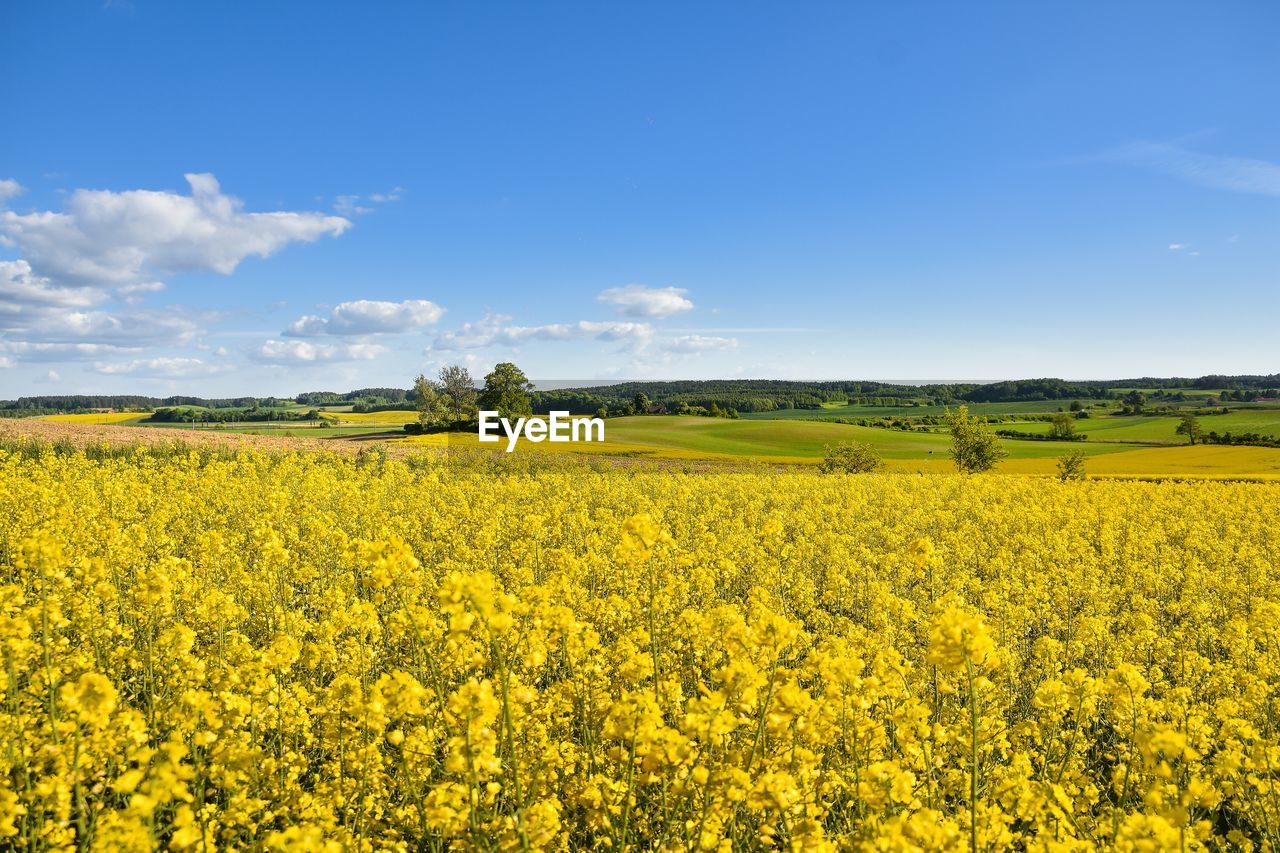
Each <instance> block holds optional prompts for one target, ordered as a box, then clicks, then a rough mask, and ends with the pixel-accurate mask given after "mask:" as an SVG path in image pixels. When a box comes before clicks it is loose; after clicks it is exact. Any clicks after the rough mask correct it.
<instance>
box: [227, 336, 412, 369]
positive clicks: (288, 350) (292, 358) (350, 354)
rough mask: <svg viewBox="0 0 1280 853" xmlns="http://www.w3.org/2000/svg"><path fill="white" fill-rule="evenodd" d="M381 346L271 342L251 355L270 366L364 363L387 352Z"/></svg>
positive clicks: (250, 354) (255, 359)
mask: <svg viewBox="0 0 1280 853" xmlns="http://www.w3.org/2000/svg"><path fill="white" fill-rule="evenodd" d="M387 351H388V350H387V348H386V347H384V346H381V345H379V344H314V343H311V342H310V341H276V340H270V341H267V342H265V343H264V344H263V345H262V346H260V347H258V348H257V349H255V350H253V351H252V352H250V353H249V357H250V358H252V359H253V360H254V361H261V362H265V363H268V364H318V363H321V362H327V361H364V360H367V359H371V358H377V357H378V356H380V355H382V354H383V353H385V352H387Z"/></svg>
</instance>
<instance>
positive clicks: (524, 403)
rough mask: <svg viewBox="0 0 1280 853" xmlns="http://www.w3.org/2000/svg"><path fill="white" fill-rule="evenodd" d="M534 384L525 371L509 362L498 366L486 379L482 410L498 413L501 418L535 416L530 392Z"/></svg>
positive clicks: (481, 393) (481, 399)
mask: <svg viewBox="0 0 1280 853" xmlns="http://www.w3.org/2000/svg"><path fill="white" fill-rule="evenodd" d="M532 390H533V383H531V382H530V381H529V378H528V377H527V376H525V375H524V371H522V370H521V369H520V368H518V367H516V366H515V365H514V364H512V363H511V362H509V361H504V362H502V363H501V364H496V365H494V367H493V370H492V371H490V373H489V375H487V376H485V378H484V390H482V391H481V392H480V408H482V409H485V410H487V411H494V412H497V413H498V415H499V416H500V417H504V418H510V417H513V416H514V417H522V416H525V415H532V414H533V403H532V402H530V400H529V392H530V391H532Z"/></svg>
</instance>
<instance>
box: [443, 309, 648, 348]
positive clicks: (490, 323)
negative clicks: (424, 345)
mask: <svg viewBox="0 0 1280 853" xmlns="http://www.w3.org/2000/svg"><path fill="white" fill-rule="evenodd" d="M510 320H511V318H510V317H507V316H504V315H490V316H488V317H485V318H484V319H483V320H480V321H478V322H475V323H463V324H462V327H461V328H459V329H456V330H453V331H449V332H445V333H444V334H442V335H440V336H439V337H437V338H436V340H435V343H434V344H433V347H434V348H435V349H437V350H460V349H478V348H480V347H487V346H494V345H501V346H519V345H520V344H522V343H525V342H527V341H569V340H583V339H595V340H598V341H622V342H625V343H629V344H631V345H633V346H643V345H644V344H645V343H647V342H648V341H649V339H650V338H652V337H653V327H652V326H650V325H649V324H648V323H629V322H614V321H603V322H600V321H593V320H580V321H578V322H576V323H550V324H547V325H543V326H516V325H511V324H510Z"/></svg>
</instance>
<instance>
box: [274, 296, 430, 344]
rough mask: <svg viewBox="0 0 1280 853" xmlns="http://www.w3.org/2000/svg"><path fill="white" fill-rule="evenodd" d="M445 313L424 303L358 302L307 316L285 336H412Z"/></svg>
mask: <svg viewBox="0 0 1280 853" xmlns="http://www.w3.org/2000/svg"><path fill="white" fill-rule="evenodd" d="M442 316H444V309H443V308H441V307H440V306H439V305H437V304H435V303H434V302H431V301H429V300H426V299H406V300H405V301H403V302H380V301H376V300H372V299H359V300H356V301H355V302H343V303H341V304H340V305H337V306H336V307H334V309H333V310H332V311H330V312H329V316H328V317H319V316H316V315H313V314H308V315H306V316H304V317H300V318H299V319H297V320H295V321H294V322H293V323H292V324H290V326H289V328H288V329H286V330H285V332H284V334H285V335H288V336H290V337H300V338H306V337H314V336H317V335H377V334H392V333H396V332H412V331H415V330H417V329H422V328H425V327H426V326H430V325H433V324H435V322H436V321H438V320H439V319H440V318H441V317H442Z"/></svg>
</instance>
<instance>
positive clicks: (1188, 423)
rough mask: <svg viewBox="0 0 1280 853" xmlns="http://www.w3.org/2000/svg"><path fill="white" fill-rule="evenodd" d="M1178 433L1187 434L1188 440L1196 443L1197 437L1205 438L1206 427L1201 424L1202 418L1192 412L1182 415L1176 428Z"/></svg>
mask: <svg viewBox="0 0 1280 853" xmlns="http://www.w3.org/2000/svg"><path fill="white" fill-rule="evenodd" d="M1174 432H1175V433H1176V434H1177V435H1185V436H1186V437H1187V440H1188V441H1190V442H1191V443H1192V444H1195V443H1196V439H1197V438H1199V439H1202V440H1203V439H1204V427H1202V426H1200V419H1199V418H1197V417H1196V416H1195V415H1193V414H1191V413H1190V412H1187V413H1185V414H1184V415H1183V416H1182V420H1181V421H1179V423H1178V428H1177V429H1176V430H1174Z"/></svg>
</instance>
